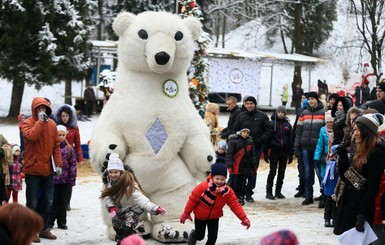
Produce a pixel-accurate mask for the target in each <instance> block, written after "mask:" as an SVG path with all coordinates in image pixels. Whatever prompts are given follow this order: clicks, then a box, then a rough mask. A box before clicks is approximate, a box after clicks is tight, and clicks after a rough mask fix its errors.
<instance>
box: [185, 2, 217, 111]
mask: <svg viewBox="0 0 385 245" xmlns="http://www.w3.org/2000/svg"><path fill="white" fill-rule="evenodd" d="M179 4H180V7H181V13H180V16H181V17H182V18H186V17H188V16H194V17H196V18H198V19H199V20H201V21H202V20H203V14H202V12H201V11H200V8H199V6H198V5H197V4H196V2H195V0H179ZM210 41H211V39H210V37H209V34H208V33H207V32H202V34H201V35H200V37H199V39H198V40H197V43H198V45H197V48H196V49H195V51H194V58H193V60H192V62H191V67H190V70H189V71H188V78H189V81H188V82H189V92H190V98H191V100H192V102H193V103H194V106H195V108H196V109H197V110H198V111H199V114H200V115H201V116H202V117H203V115H204V112H205V107H206V103H207V101H206V98H207V96H208V94H209V90H208V83H207V71H208V66H209V64H208V61H207V59H203V57H204V56H205V55H206V51H205V50H206V49H207V47H208V45H209V43H210Z"/></svg>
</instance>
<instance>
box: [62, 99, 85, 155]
mask: <svg viewBox="0 0 385 245" xmlns="http://www.w3.org/2000/svg"><path fill="white" fill-rule="evenodd" d="M63 111H66V112H69V120H68V122H67V123H63V122H62V120H61V113H62V112H63ZM55 119H56V123H57V125H63V126H65V127H66V128H67V136H66V140H67V141H68V143H69V144H70V145H71V146H73V147H74V149H75V150H76V158H77V159H76V160H77V161H78V162H82V161H83V152H82V146H81V144H80V133H79V127H78V121H77V117H76V111H75V108H74V107H73V106H70V105H67V104H64V105H62V106H60V107H59V108H58V109H57V110H56V112H55Z"/></svg>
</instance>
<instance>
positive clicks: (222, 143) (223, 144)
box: [217, 140, 227, 150]
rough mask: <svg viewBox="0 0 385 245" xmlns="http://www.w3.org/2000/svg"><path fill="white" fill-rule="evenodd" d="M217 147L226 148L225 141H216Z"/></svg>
mask: <svg viewBox="0 0 385 245" xmlns="http://www.w3.org/2000/svg"><path fill="white" fill-rule="evenodd" d="M219 148H221V149H223V150H226V148H227V143H226V141H224V140H220V141H218V143H217V149H219Z"/></svg>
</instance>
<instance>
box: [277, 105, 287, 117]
mask: <svg viewBox="0 0 385 245" xmlns="http://www.w3.org/2000/svg"><path fill="white" fill-rule="evenodd" d="M276 112H283V113H285V115H286V112H287V111H286V107H285V106H283V105H280V106H278V107H277V109H276Z"/></svg>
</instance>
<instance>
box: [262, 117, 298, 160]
mask: <svg viewBox="0 0 385 245" xmlns="http://www.w3.org/2000/svg"><path fill="white" fill-rule="evenodd" d="M271 122H272V123H273V136H272V137H271V139H270V142H269V144H268V149H272V150H275V151H282V152H287V153H289V155H293V154H294V141H293V128H292V126H291V124H290V122H289V118H287V117H284V118H283V119H282V120H281V119H279V118H278V117H277V113H276V112H274V113H273V114H272V115H271Z"/></svg>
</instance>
